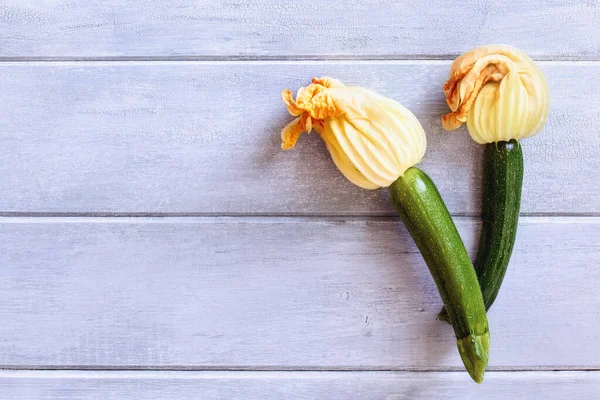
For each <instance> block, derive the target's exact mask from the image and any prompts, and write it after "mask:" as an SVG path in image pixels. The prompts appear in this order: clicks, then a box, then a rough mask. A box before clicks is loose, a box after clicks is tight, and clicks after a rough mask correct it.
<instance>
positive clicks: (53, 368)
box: [0, 365, 600, 373]
mask: <svg viewBox="0 0 600 400" xmlns="http://www.w3.org/2000/svg"><path fill="white" fill-rule="evenodd" d="M0 371H94V372H96V371H135V372H143V371H160V372H184V371H193V372H411V373H432V372H435V373H445V372H448V373H451V372H462V371H464V369H463V368H461V367H447V368H406V367H402V368H390V367H381V368H377V367H368V368H365V367H304V366H289V367H283V366H273V367H269V366H258V367H256V366H252V367H243V366H231V367H229V366H217V367H211V366H202V367H197V366H185V365H178V366H161V365H149V366H145V365H141V366H138V365H122V366H121V365H94V366H88V365H65V366H63V365H39V366H38V365H0ZM567 371H568V372H593V371H600V366H596V367H581V366H573V367H570V366H534V367H528V368H522V367H488V368H487V369H486V372H567Z"/></svg>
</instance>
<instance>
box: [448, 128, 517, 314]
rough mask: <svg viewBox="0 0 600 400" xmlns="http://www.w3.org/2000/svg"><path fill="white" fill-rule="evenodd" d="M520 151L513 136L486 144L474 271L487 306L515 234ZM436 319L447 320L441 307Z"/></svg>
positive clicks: (500, 282) (495, 288)
mask: <svg viewBox="0 0 600 400" xmlns="http://www.w3.org/2000/svg"><path fill="white" fill-rule="evenodd" d="M522 184H523V152H522V150H521V145H520V143H519V142H517V141H516V140H514V139H513V140H511V141H510V142H498V143H489V144H487V145H485V151H484V172H483V228H482V232H481V238H480V240H479V249H478V252H477V259H476V260H475V271H476V273H477V278H478V280H479V286H480V287H481V293H482V295H483V302H484V304H485V309H486V310H488V309H489V308H490V307H491V306H492V304H493V303H494V300H496V296H498V291H499V290H500V286H501V285H502V280H503V279H504V275H505V274H506V268H507V267H508V262H509V261H510V256H511V254H512V251H513V246H514V244H515V238H516V236H517V224H518V223H519V209H520V205H521V187H522ZM438 318H439V319H442V320H444V321H448V315H447V313H446V312H445V310H444V309H442V311H441V312H440V314H439V315H438Z"/></svg>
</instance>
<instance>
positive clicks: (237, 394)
mask: <svg viewBox="0 0 600 400" xmlns="http://www.w3.org/2000/svg"><path fill="white" fill-rule="evenodd" d="M598 391H600V373H599V372H597V371H594V372H584V371H579V372H554V371H545V372H490V373H488V374H487V376H486V381H485V384H483V385H475V384H474V383H473V382H470V380H469V377H468V376H466V375H465V374H461V373H457V372H446V373H439V372H438V373H436V372H417V373H415V372H412V373H411V372H325V371H321V372H281V371H279V372H257V371H253V372H248V371H243V372H227V371H225V372H191V371H190V372H182V371H178V372H153V371H140V372H127V371H97V372H96V371H93V372H91V371H31V372H20V371H3V372H0V399H5V400H34V399H48V400H84V399H85V400H87V399H91V400H100V399H102V400H104V399H107V398H110V399H136V400H146V399H147V400H155V399H176V400H188V399H190V400H197V399H199V398H201V399H202V400H220V399H227V400H264V399H273V400H313V399H314V400H322V399H323V398H331V399H365V400H403V399H411V400H431V399H436V400H451V399H457V398H460V399H461V400H480V399H482V398H483V399H486V400H506V399H544V400H564V399H568V398H573V399H577V400H595V399H597V397H598Z"/></svg>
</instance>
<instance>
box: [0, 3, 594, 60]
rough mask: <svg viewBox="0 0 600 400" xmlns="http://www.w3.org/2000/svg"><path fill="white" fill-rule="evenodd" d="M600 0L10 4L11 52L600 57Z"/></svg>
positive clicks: (7, 51) (2, 38)
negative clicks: (481, 50)
mask: <svg viewBox="0 0 600 400" xmlns="http://www.w3.org/2000/svg"><path fill="white" fill-rule="evenodd" d="M598 20H600V7H598V2H597V1H596V0H568V1H563V0H543V1H535V0H509V1H502V2H498V1H481V0H461V1H459V0H451V1H446V0H432V1H429V2H428V3H427V4H425V3H423V2H419V1H402V2H393V1H384V0H367V1H351V2H348V1H330V0H295V1H283V2H282V1H279V0H235V1H214V0H212V1H211V0H201V1H191V0H173V1H167V2H165V1H160V0H151V1H149V0H143V1H135V2H132V1H123V0H111V1H104V2H90V1H87V0H63V1H60V2H48V1H42V0H38V1H27V2H24V1H22V0H4V1H3V2H2V4H1V5H0V26H1V27H2V29H1V30H0V43H2V46H1V48H0V56H1V57H119V56H121V57H136V56H137V57H140V56H141V57H148V56H150V57H182V56H183V57H185V56H188V57H189V56H197V57H211V56H213V57H215V56H216V57H219V56H221V57H229V56H250V57H265V56H267V57H269V56H270V57H277V56H284V57H285V56H288V57H290V56H291V57H306V56H318V57H327V56H333V57H344V56H358V57H373V56H391V57H439V56H449V55H451V56H454V55H458V54H460V53H462V52H464V51H466V50H469V49H470V48H472V47H475V46H479V45H482V44H489V43H507V44H512V45H514V46H516V47H519V48H521V49H522V50H524V51H526V52H528V53H529V54H530V55H532V56H533V57H537V58H544V59H547V58H577V59H595V60H597V59H598V58H599V57H600V29H598Z"/></svg>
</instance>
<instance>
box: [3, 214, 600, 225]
mask: <svg viewBox="0 0 600 400" xmlns="http://www.w3.org/2000/svg"><path fill="white" fill-rule="evenodd" d="M452 217H453V219H454V220H455V221H457V222H480V221H481V217H480V216H471V215H452ZM599 217H600V215H596V214H593V215H583V214H578V215H572V214H565V215H561V214H552V215H524V214H521V216H520V221H521V222H523V223H532V222H533V223H553V224H557V223H563V224H578V223H582V224H587V223H598V222H600V218H599ZM335 220H344V221H349V222H350V221H357V222H361V221H383V222H386V221H388V222H395V221H399V219H398V217H397V216H395V215H300V214H298V215H295V214H289V215H288V214H281V215H279V214H271V215H261V214H238V215H236V214H223V215H222V214H214V215H211V214H193V213H192V214H187V213H181V214H175V213H174V214H145V213H139V214H136V213H133V214H131V213H129V214H127V213H125V214H119V213H106V214H102V213H83V214H76V213H23V214H21V213H0V223H40V222H46V223H47V222H60V223H64V222H71V223H80V222H132V221H137V222H155V223H161V222H165V223H172V222H186V223H202V222H205V223H212V222H214V221H220V222H232V223H236V222H240V221H244V222H250V223H252V222H255V223H273V222H281V223H306V222H325V221H335Z"/></svg>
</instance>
